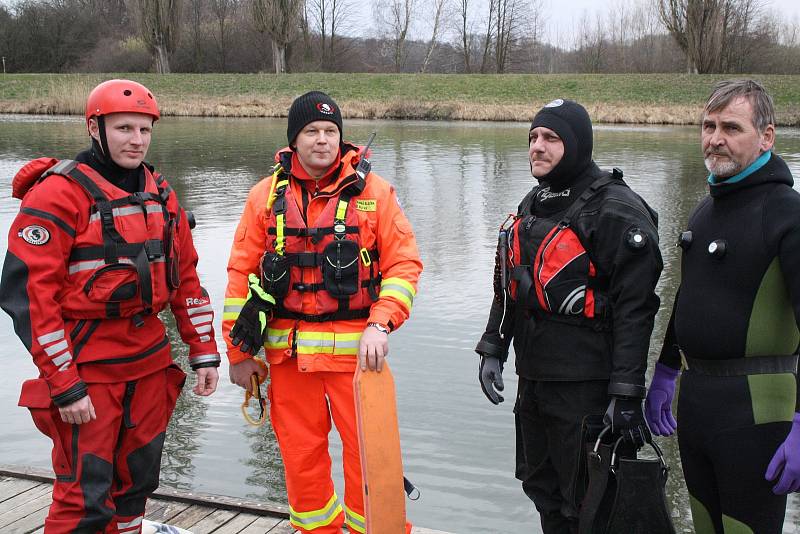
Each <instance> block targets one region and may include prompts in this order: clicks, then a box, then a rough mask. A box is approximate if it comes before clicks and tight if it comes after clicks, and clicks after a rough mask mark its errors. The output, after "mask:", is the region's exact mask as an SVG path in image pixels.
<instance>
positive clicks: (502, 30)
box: [490, 0, 522, 74]
mask: <svg viewBox="0 0 800 534" xmlns="http://www.w3.org/2000/svg"><path fill="white" fill-rule="evenodd" d="M490 2H492V3H494V4H496V6H495V8H494V15H495V23H494V31H495V33H494V58H495V71H496V72H497V73H498V74H502V73H504V72H505V71H506V66H507V65H508V58H509V50H510V47H511V44H512V42H513V40H514V38H515V37H516V33H517V30H518V21H517V15H518V8H519V7H520V4H521V3H522V2H520V0H490Z"/></svg>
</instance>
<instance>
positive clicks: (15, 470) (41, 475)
mask: <svg viewBox="0 0 800 534" xmlns="http://www.w3.org/2000/svg"><path fill="white" fill-rule="evenodd" d="M0 476H9V477H14V478H23V479H25V480H38V481H39V482H53V479H54V478H55V476H54V475H53V470H52V469H42V468H41V467H27V466H20V465H5V464H0Z"/></svg>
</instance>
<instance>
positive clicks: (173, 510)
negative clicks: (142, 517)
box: [147, 502, 189, 523]
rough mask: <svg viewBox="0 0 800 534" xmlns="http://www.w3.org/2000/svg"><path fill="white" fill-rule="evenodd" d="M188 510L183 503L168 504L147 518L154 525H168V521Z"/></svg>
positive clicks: (187, 506) (186, 505)
mask: <svg viewBox="0 0 800 534" xmlns="http://www.w3.org/2000/svg"><path fill="white" fill-rule="evenodd" d="M187 508H189V505H188V504H186V503H185V502H168V503H166V506H164V507H163V508H161V509H160V510H158V511H157V512H155V513H154V514H152V515H150V516H149V517H147V519H149V520H150V521H155V522H156V523H168V522H169V520H170V519H172V518H173V517H175V516H176V515H178V514H179V513H181V512H183V511H184V510H186V509H187Z"/></svg>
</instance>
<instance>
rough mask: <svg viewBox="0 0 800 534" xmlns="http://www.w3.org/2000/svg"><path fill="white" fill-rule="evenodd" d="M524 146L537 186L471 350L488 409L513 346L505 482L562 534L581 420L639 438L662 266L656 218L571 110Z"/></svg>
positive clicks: (505, 250) (549, 108) (569, 516)
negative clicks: (509, 473) (509, 472)
mask: <svg viewBox="0 0 800 534" xmlns="http://www.w3.org/2000/svg"><path fill="white" fill-rule="evenodd" d="M528 141H529V159H530V164H531V173H532V174H533V176H534V177H535V178H536V179H537V180H538V181H539V185H538V186H536V187H534V188H533V190H532V191H531V192H530V193H529V194H528V195H527V196H526V197H525V198H524V199H523V200H522V203H521V204H520V205H519V209H518V214H517V216H516V217H515V218H514V221H513V224H512V226H511V227H510V229H509V230H508V233H507V235H508V240H507V242H506V239H505V238H503V239H501V243H500V245H501V246H500V247H499V249H498V252H499V254H498V256H499V257H501V258H502V259H501V260H500V261H499V262H498V265H497V269H496V270H497V271H498V272H500V271H505V272H506V273H507V276H497V277H496V280H495V298H494V300H493V302H492V307H491V311H490V313H489V321H488V324H487V327H486V332H485V333H484V334H483V336H482V337H481V340H480V342H479V343H478V346H477V347H476V349H475V350H476V352H477V353H478V354H479V355H480V356H481V360H480V371H479V379H480V384H481V387H482V389H483V392H484V394H486V396H487V397H488V398H489V400H490V401H491V402H493V403H495V404H498V403H499V402H502V401H503V397H502V396H501V395H500V394H499V393H498V392H497V390H500V391H502V389H503V381H502V377H501V373H502V370H503V364H504V362H505V361H506V359H507V357H508V347H509V345H510V344H511V341H512V339H513V341H514V352H515V354H516V371H517V374H518V375H519V386H518V393H517V399H516V404H515V407H514V413H515V414H516V430H517V469H516V476H517V478H518V479H519V480H520V481H522V488H523V490H524V491H525V493H526V494H527V495H528V497H530V498H531V499H532V500H533V502H534V504H535V505H536V508H537V510H538V511H539V513H540V516H541V523H542V528H543V530H544V532H545V534H552V533H570V532H574V531H576V529H577V523H578V521H577V519H578V513H577V510H576V507H575V504H574V500H575V499H574V492H575V483H574V478H575V477H574V475H575V468H576V459H577V455H578V450H579V447H580V446H581V445H580V429H581V422H582V420H583V418H584V417H585V416H586V415H589V414H595V415H603V414H604V413H605V415H606V420H607V421H608V422H609V423H611V424H612V425H613V430H614V432H617V433H619V434H620V435H624V436H625V437H626V438H627V439H628V440H629V441H630V442H631V443H633V444H635V445H641V444H642V443H643V442H644V441H646V440H648V439H649V434H648V431H647V427H646V424H645V422H644V415H643V413H642V400H643V398H644V394H645V388H644V372H645V368H646V366H647V353H648V347H649V343H650V334H651V331H652V328H653V318H654V316H655V314H656V311H657V310H658V306H659V299H658V297H657V296H656V294H655V291H654V289H655V285H656V282H657V281H658V277H659V275H660V273H661V267H662V262H661V255H660V253H659V250H658V234H657V231H656V224H657V220H656V214H655V212H653V211H652V210H651V209H650V208H649V207H648V206H647V204H646V203H645V202H644V201H643V200H642V199H641V198H640V197H639V196H638V195H637V194H636V193H634V192H633V191H632V190H631V189H630V188H629V187H628V186H627V185H626V184H625V182H624V181H623V180H622V175H621V172H620V171H618V170H615V171H614V172H613V173H609V172H605V171H601V170H600V169H599V168H598V167H597V165H596V164H595V163H594V161H593V160H592V123H591V120H590V119H589V114H588V113H587V112H586V110H585V109H584V108H583V107H582V106H581V105H580V104H577V103H576V102H572V101H569V100H560V99H559V100H554V101H553V102H551V103H549V104H547V105H546V106H545V107H544V108H542V109H541V110H540V111H539V112H538V113H537V114H536V117H535V118H534V119H533V124H532V125H531V128H530V131H529V134H528ZM504 281H507V282H508V283H507V284H503V282H504Z"/></svg>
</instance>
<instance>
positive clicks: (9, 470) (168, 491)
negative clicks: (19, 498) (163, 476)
mask: <svg viewBox="0 0 800 534" xmlns="http://www.w3.org/2000/svg"><path fill="white" fill-rule="evenodd" d="M1 476H9V477H16V478H21V479H25V480H38V481H42V482H50V483H52V482H53V473H52V470H50V469H42V468H36V467H24V466H13V465H4V464H0V477H1ZM153 497H154V498H156V499H163V500H169V501H177V502H183V503H187V504H190V505H193V504H198V505H203V506H210V507H213V508H217V509H220V510H232V511H235V512H239V513H249V514H255V515H264V516H274V517H278V518H280V519H288V518H289V507H288V506H287V505H286V504H283V503H277V502H274V501H268V500H259V501H249V500H247V499H242V498H239V497H228V496H224V495H210V494H206V493H195V492H188V493H187V492H184V491H180V490H175V489H172V488H159V489H157V490H156V491H155V492H154V493H153ZM154 521H155V519H154Z"/></svg>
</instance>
